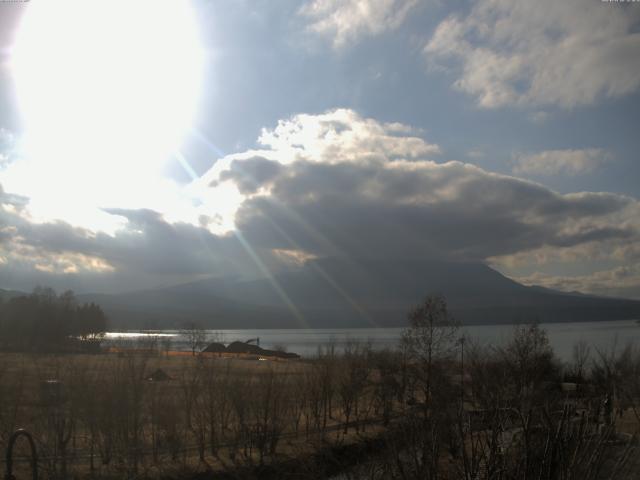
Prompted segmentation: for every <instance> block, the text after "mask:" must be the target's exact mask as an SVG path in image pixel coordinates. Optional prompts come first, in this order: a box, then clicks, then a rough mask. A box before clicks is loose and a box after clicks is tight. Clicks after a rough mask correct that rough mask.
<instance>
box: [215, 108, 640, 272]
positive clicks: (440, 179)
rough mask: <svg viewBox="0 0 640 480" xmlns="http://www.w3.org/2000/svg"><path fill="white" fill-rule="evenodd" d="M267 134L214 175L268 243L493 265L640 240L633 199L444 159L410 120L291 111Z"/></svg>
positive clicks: (313, 252) (244, 225) (327, 252)
mask: <svg viewBox="0 0 640 480" xmlns="http://www.w3.org/2000/svg"><path fill="white" fill-rule="evenodd" d="M336 118H340V119H341V121H337V120H336ZM392 133H393V134H392ZM260 138H261V143H262V145H263V146H264V147H265V148H264V149H262V150H259V151H249V152H245V153H239V154H235V155H233V156H231V157H229V158H227V159H223V161H221V162H220V163H219V164H217V165H216V166H215V167H214V169H212V170H211V172H209V173H208V174H207V175H206V176H205V177H206V178H208V179H209V180H210V182H209V185H213V187H209V188H212V189H213V190H215V189H216V188H219V187H220V186H226V187H227V188H228V187H229V186H230V185H235V186H236V188H239V189H240V190H242V191H243V192H244V193H245V194H246V195H245V197H244V200H243V201H242V202H241V203H239V207H238V210H237V214H236V215H235V228H237V229H238V230H239V231H241V232H242V234H243V235H244V236H245V237H246V238H248V239H249V240H250V241H251V242H252V244H254V245H257V246H259V247H262V248H264V249H267V250H270V249H277V250H294V251H297V252H304V254H306V255H310V256H336V255H337V256H350V257H374V258H399V257H404V258H449V259H457V260H460V259H466V260H479V261H486V260H488V259H494V258H497V257H504V256H508V255H515V254H518V253H521V252H527V251H534V250H535V249H540V248H556V249H571V248H577V247H580V246H583V245H586V244H592V243H604V242H609V243H610V244H611V245H616V246H617V247H622V246H624V245H628V244H631V243H633V242H634V241H636V240H637V239H638V238H639V237H638V235H639V230H640V225H639V224H638V223H639V222H638V220H637V218H639V217H636V216H635V215H636V213H637V212H638V202H637V201H636V200H635V199H633V198H629V197H625V196H622V195H616V194H609V193H591V192H582V193H571V194H565V195H561V194H559V193H557V192H554V191H552V190H550V189H548V188H545V187H543V186H541V185H539V184H536V183H532V182H528V181H526V180H522V179H519V178H516V177H512V176H508V175H499V174H495V173H491V172H488V171H486V170H483V169H481V168H478V167H476V166H473V165H469V164H465V163H461V162H454V161H450V162H445V163H437V162H435V161H433V160H432V159H430V156H431V155H430V154H433V153H435V152H437V151H438V149H437V148H436V147H435V146H433V145H431V144H429V143H427V142H425V141H424V140H420V139H418V138H415V137H413V136H412V134H411V130H410V129H408V128H407V127H406V126H403V125H395V124H394V125H389V124H380V123H377V122H375V121H374V120H371V119H366V118H362V117H360V116H358V115H357V114H355V113H354V112H351V111H348V110H339V111H332V112H328V113H326V114H321V115H317V116H312V115H300V116H294V117H292V118H291V119H289V120H285V121H281V122H279V124H278V126H277V127H276V128H275V129H274V130H265V131H263V133H262V135H261V137H260ZM276 164H278V165H279V166H276ZM265 170H268V172H269V174H268V175H263V174H262V173H261V174H256V171H260V172H263V171H265ZM247 179H250V180H247ZM248 186H250V188H248Z"/></svg>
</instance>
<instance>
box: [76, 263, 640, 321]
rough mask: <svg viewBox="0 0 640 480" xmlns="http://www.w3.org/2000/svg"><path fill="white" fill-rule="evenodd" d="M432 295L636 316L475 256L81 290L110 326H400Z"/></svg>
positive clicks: (509, 311) (550, 312) (482, 306)
mask: <svg viewBox="0 0 640 480" xmlns="http://www.w3.org/2000/svg"><path fill="white" fill-rule="evenodd" d="M429 293H441V294H443V295H445V296H446V298H447V301H448V304H449V306H450V309H451V311H452V312H453V314H454V316H455V317H456V318H457V319H458V320H459V321H461V322H462V323H465V324H489V323H514V322H530V321H534V320H538V321H541V322H569V321H597V320H615V319H631V318H640V301H634V300H626V299H616V298H604V297H596V296H591V295H584V294H579V293H563V292H558V291H554V290H550V289H546V288H542V287H527V286H524V285H521V284H519V283H517V282H515V281H513V280H511V279H509V278H507V277H505V276H504V275H502V274H500V273H499V272H497V271H495V270H493V269H491V268H490V267H488V266H486V265H484V264H481V263H453V262H440V261H412V260H403V261H362V260H353V261H350V260H338V259H323V260H315V261H310V262H307V263H306V264H305V265H304V266H302V267H300V268H299V269H296V270H291V271H286V272H282V273H280V274H278V275H276V276H274V278H272V279H270V280H269V279H259V280H250V281H247V280H237V279H220V278H215V279H208V280H201V281H197V282H193V283H188V284H182V285H176V286H171V287H165V288H158V289H154V290H145V291H138V292H131V293H126V294H119V295H80V296H79V299H80V300H81V301H94V302H96V303H98V304H99V305H100V306H102V308H103V309H104V310H105V312H106V313H107V315H108V316H109V317H110V318H111V320H112V324H113V325H114V326H115V327H117V328H171V327H179V326H180V325H182V324H183V323H184V322H187V321H197V322H201V323H202V324H203V325H206V326H207V327H209V328H220V329H222V328H295V327H312V328H335V327H367V326H404V325H405V324H406V318H407V312H408V311H409V309H410V307H411V306H412V305H415V304H416V303H418V302H419V301H420V300H421V299H422V298H424V297H425V295H427V294H429Z"/></svg>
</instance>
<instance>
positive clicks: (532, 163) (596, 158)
mask: <svg viewBox="0 0 640 480" xmlns="http://www.w3.org/2000/svg"><path fill="white" fill-rule="evenodd" d="M612 159H613V156H612V155H611V153H609V152H607V151H605V150H602V149H600V148H587V149H581V150H570V149H568V150H546V151H544V152H539V153H534V154H517V155H516V156H515V160H516V164H515V166H514V167H513V172H514V173H516V174H520V175H522V174H533V175H558V174H566V175H581V174H585V173H591V172H593V171H594V170H596V169H598V168H600V167H602V166H603V165H605V164H607V163H609V162H610V161H611V160H612Z"/></svg>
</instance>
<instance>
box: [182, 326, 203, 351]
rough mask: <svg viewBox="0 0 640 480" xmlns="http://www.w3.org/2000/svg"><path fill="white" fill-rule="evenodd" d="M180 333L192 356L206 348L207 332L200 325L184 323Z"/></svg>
mask: <svg viewBox="0 0 640 480" xmlns="http://www.w3.org/2000/svg"><path fill="white" fill-rule="evenodd" d="M181 333H182V335H183V336H184V337H185V339H186V341H187V345H189V350H191V353H192V355H194V356H195V354H196V352H199V351H200V350H202V349H203V348H204V347H206V346H207V331H206V330H205V329H204V327H203V326H202V325H201V324H200V323H197V322H187V323H185V324H184V327H183V328H182V331H181Z"/></svg>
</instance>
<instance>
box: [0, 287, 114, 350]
mask: <svg viewBox="0 0 640 480" xmlns="http://www.w3.org/2000/svg"><path fill="white" fill-rule="evenodd" d="M107 327H108V321H107V317H106V315H105V314H104V312H103V311H102V309H101V308H100V307H99V306H98V305H96V304H94V303H84V304H80V303H79V302H78V301H77V299H76V297H75V295H74V293H73V292H72V291H70V290H68V291H65V292H63V293H61V294H59V295H58V294H57V293H56V292H55V291H54V290H53V289H51V288H46V287H37V288H35V289H34V290H33V292H32V293H31V294H29V295H24V296H16V297H13V298H10V299H8V300H6V301H4V302H2V303H0V347H1V348H2V349H3V350H13V351H45V352H46V351H59V350H60V349H65V348H66V349H68V348H76V347H77V348H79V347H80V346H81V345H85V346H86V345H88V344H90V343H91V342H90V341H91V340H93V341H95V340H97V339H99V338H100V336H101V335H103V334H104V332H106V330H107ZM94 343H95V342H94Z"/></svg>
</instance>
